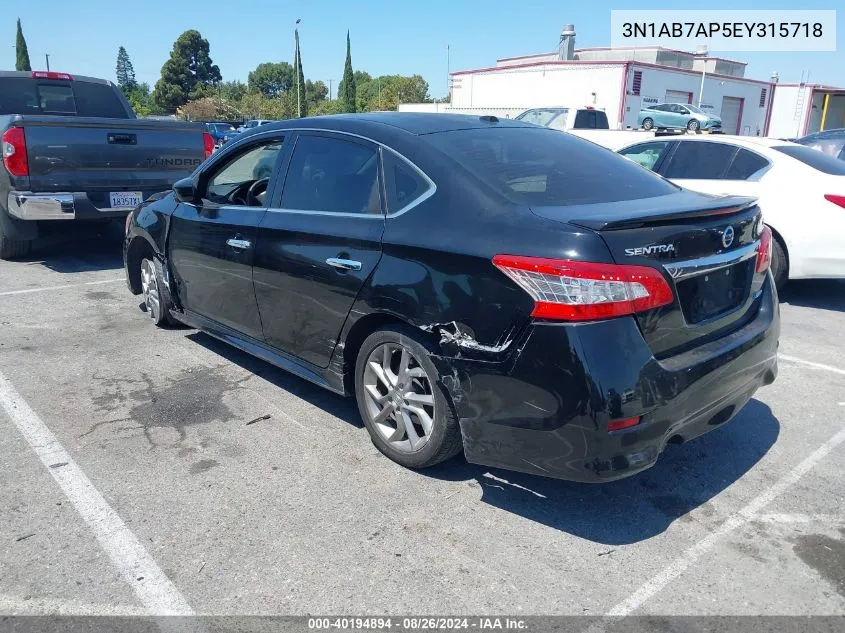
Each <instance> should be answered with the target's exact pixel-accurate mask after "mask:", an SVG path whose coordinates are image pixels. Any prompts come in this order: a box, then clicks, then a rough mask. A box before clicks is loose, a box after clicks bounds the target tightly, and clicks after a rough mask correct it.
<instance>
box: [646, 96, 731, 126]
mask: <svg viewBox="0 0 845 633" xmlns="http://www.w3.org/2000/svg"><path fill="white" fill-rule="evenodd" d="M637 125H638V126H640V127H641V128H643V129H644V130H652V129H655V128H657V129H673V130H689V131H690V132H698V131H699V130H708V131H710V132H721V131H722V119H720V118H719V117H717V116H716V115H713V114H707V113H706V112H705V111H704V110H701V109H700V108H696V107H695V106H694V105H692V104H689V103H659V104H656V105H653V106H648V107H646V108H643V109H642V110H640V113H639V114H638V115H637Z"/></svg>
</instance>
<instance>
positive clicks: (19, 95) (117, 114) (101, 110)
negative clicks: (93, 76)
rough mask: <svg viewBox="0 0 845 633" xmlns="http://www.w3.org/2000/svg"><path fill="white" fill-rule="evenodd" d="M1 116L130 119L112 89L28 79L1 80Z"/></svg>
mask: <svg viewBox="0 0 845 633" xmlns="http://www.w3.org/2000/svg"><path fill="white" fill-rule="evenodd" d="M0 114H56V115H60V116H73V115H78V116H91V117H108V118H115V119H127V118H129V117H130V115H129V114H128V113H127V112H126V109H125V108H124V107H123V104H122V103H121V101H120V99H119V98H118V96H117V95H116V94H115V91H114V89H113V88H112V87H111V86H108V85H104V84H94V83H90V82H87V81H74V82H64V81H50V80H47V81H44V80H37V79H31V78H28V77H0Z"/></svg>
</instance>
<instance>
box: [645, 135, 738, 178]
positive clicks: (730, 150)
mask: <svg viewBox="0 0 845 633" xmlns="http://www.w3.org/2000/svg"><path fill="white" fill-rule="evenodd" d="M735 151H736V148H735V147H733V146H732V145H725V144H723V143H709V142H704V143H699V142H695V141H688V142H686V143H685V142H680V143H678V147H676V148H675V151H674V152H673V153H672V156H671V157H670V158H669V164H668V165H666V166H665V167H663V168H661V170H660V172H661V173H662V174H663V175H664V176H666V178H689V179H693V180H715V179H718V178H721V177H722V176H723V174H724V173H725V170H726V169H727V167H728V163H729V162H730V160H731V158H732V157H733V155H734V152H735Z"/></svg>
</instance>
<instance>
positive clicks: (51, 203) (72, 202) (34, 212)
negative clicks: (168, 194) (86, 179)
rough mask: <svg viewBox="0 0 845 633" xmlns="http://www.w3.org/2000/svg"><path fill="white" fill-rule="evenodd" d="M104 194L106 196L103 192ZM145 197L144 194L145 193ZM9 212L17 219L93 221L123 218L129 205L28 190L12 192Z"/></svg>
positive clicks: (75, 193) (86, 196) (77, 194)
mask: <svg viewBox="0 0 845 633" xmlns="http://www.w3.org/2000/svg"><path fill="white" fill-rule="evenodd" d="M106 197H108V196H107V195H106ZM145 197H146V194H145ZM8 209H9V214H10V215H12V216H14V217H16V218H18V219H20V220H40V221H43V220H96V219H100V218H106V219H107V218H117V217H125V216H126V214H127V213H128V212H129V211H131V210H132V208H131V207H105V208H101V207H98V206H96V205H95V204H94V203H93V202H92V201H91V199H90V198H89V195H88V194H87V193H84V192H82V193H80V192H74V193H71V192H68V193H30V192H26V191H24V192H21V191H13V192H11V193H10V194H9V198H8Z"/></svg>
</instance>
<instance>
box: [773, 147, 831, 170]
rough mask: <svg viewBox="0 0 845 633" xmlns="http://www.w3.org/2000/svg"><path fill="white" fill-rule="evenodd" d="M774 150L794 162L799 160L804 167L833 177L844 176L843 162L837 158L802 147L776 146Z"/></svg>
mask: <svg viewBox="0 0 845 633" xmlns="http://www.w3.org/2000/svg"><path fill="white" fill-rule="evenodd" d="M774 149H776V150H777V151H779V152H782V153H784V154H786V155H787V156H792V158H795V159H796V160H800V161H801V162H802V163H804V164H805V165H808V166H810V167H812V168H813V169H818V170H819V171H820V172H823V173H825V174H833V175H835V176H845V161H841V160H839V159H838V158H832V157H831V156H828V155H827V154H823V153H822V152H818V151H816V150H814V149H810V148H809V147H804V146H803V145H778V146H776V147H775V148H774Z"/></svg>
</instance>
